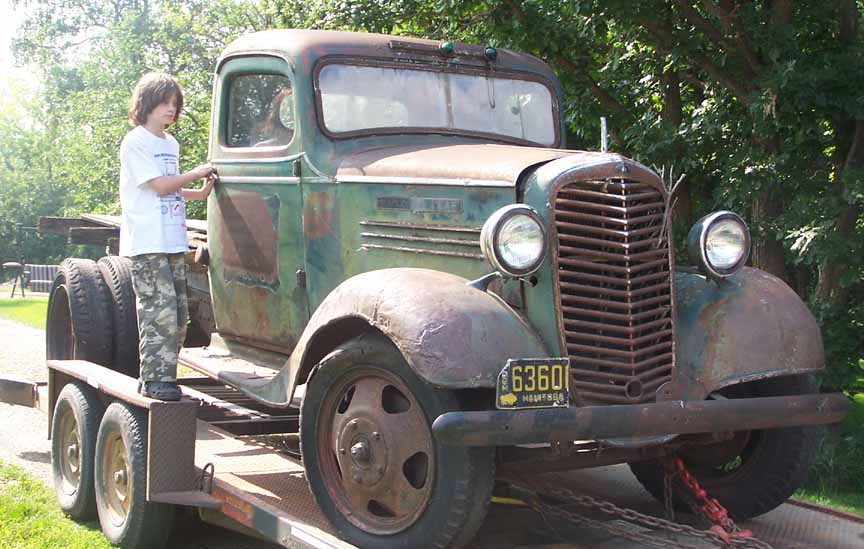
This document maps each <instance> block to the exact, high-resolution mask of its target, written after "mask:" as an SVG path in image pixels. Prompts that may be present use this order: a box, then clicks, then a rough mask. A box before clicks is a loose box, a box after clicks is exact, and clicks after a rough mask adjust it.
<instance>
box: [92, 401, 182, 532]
mask: <svg viewBox="0 0 864 549" xmlns="http://www.w3.org/2000/svg"><path fill="white" fill-rule="evenodd" d="M95 471H96V474H95V477H96V483H95V484H96V509H97V511H98V512H99V523H100V524H101V525H102V532H103V533H104V534H105V537H106V538H108V541H110V542H111V543H112V544H114V545H119V546H120V547H125V548H126V549H143V548H148V547H161V546H163V545H164V544H165V540H166V539H167V538H168V534H170V532H171V525H172V523H173V522H174V507H173V506H171V505H166V504H161V503H152V502H148V501H147V498H146V496H147V416H146V415H145V413H144V412H143V411H142V410H139V409H137V408H133V407H131V406H129V405H127V404H124V403H120V402H115V403H113V404H111V405H110V406H108V409H107V410H106V411H105V415H104V416H103V417H102V424H101V425H100V426H99V436H98V437H97V440H96V468H95Z"/></svg>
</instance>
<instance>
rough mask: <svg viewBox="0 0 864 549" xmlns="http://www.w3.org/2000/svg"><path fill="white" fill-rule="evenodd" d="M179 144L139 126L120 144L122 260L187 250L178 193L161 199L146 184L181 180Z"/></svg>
mask: <svg viewBox="0 0 864 549" xmlns="http://www.w3.org/2000/svg"><path fill="white" fill-rule="evenodd" d="M179 156H180V145H179V144H178V143H177V140H176V139H174V137H173V136H171V135H169V134H165V137H164V138H163V137H158V136H156V135H154V134H152V133H150V131H149V130H148V129H147V128H145V127H144V126H136V127H135V128H134V129H133V130H132V131H130V132H129V133H127V134H126V137H124V138H123V143H121V144H120V206H121V207H122V208H123V213H122V216H121V223H120V255H122V256H134V255H140V254H153V253H168V254H170V253H177V252H185V251H187V250H188V249H189V243H188V241H187V240H186V203H185V202H184V201H183V196H182V194H181V193H180V191H177V192H176V193H174V194H169V195H165V196H160V195H159V193H157V192H156V191H154V190H153V189H152V188H151V187H150V185H148V184H147V182H148V181H150V180H151V179H155V178H157V177H161V176H163V175H178V174H179V173H180V171H179V168H178V166H179V162H178V161H179Z"/></svg>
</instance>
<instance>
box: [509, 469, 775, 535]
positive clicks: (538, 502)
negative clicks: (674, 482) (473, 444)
mask: <svg viewBox="0 0 864 549" xmlns="http://www.w3.org/2000/svg"><path fill="white" fill-rule="evenodd" d="M511 481H512V483H513V484H512V487H513V488H514V489H515V491H516V492H517V494H516V495H517V496H518V497H521V498H523V499H524V500H525V501H526V502H527V503H528V504H529V505H530V506H531V507H532V508H533V509H534V510H535V511H537V512H538V513H539V514H540V515H541V516H543V517H544V519H545V518H546V517H547V516H552V517H556V518H559V519H562V520H565V521H567V522H569V523H571V524H577V525H581V526H588V527H590V528H595V529H599V530H603V531H606V532H609V533H610V534H612V535H615V536H618V537H621V538H624V539H629V540H631V541H635V542H638V543H642V544H645V545H648V546H650V547H661V548H662V547H670V548H673V549H696V548H697V547H699V545H692V544H686V543H681V542H678V541H676V540H673V539H672V538H671V537H670V536H662V535H658V532H657V531H664V532H667V533H670V534H685V535H688V536H692V537H694V538H697V539H701V540H705V541H708V542H710V543H712V544H713V545H715V546H717V547H740V548H748V549H772V547H771V545H769V544H768V543H766V542H764V541H761V540H758V539H756V538H753V537H729V536H728V535H722V534H720V533H718V532H717V531H714V530H700V529H698V528H694V527H692V526H689V525H686V524H680V523H677V522H672V521H671V520H666V519H662V518H659V517H654V516H651V515H646V514H644V513H640V512H638V511H634V510H632V509H625V508H623V507H618V506H617V505H615V504H613V503H610V502H608V501H602V500H598V499H595V498H593V497H591V496H586V495H583V494H577V493H575V492H573V491H572V490H570V489H567V488H562V487H559V486H552V485H549V484H547V483H541V482H537V481H529V480H526V479H524V478H521V477H519V478H513V479H511ZM544 497H546V498H549V497H551V498H553V499H555V500H558V501H557V502H556V503H554V504H553V503H547V502H546V501H544V500H543V498H544ZM563 505H575V506H577V507H580V508H582V509H586V510H591V511H599V512H601V513H603V514H604V515H606V516H608V517H610V519H612V518H615V519H621V520H624V521H626V522H627V523H629V524H630V525H635V526H639V527H642V528H647V529H649V530H651V532H638V531H635V530H633V529H632V527H628V526H626V525H622V524H620V523H617V522H614V521H612V520H607V521H603V520H598V519H594V518H591V517H589V516H587V514H586V513H585V512H582V513H580V512H577V511H573V510H569V509H565V508H564V507H563ZM670 505H671V499H670ZM703 547H704V546H703Z"/></svg>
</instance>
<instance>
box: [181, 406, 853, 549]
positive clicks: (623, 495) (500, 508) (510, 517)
mask: <svg viewBox="0 0 864 549" xmlns="http://www.w3.org/2000/svg"><path fill="white" fill-rule="evenodd" d="M197 458H198V460H197V461H198V466H199V467H203V465H204V464H206V463H208V462H213V463H214V464H216V480H215V485H214V491H213V495H214V496H215V497H216V498H217V499H219V500H220V501H221V502H222V505H221V508H220V512H221V513H223V514H225V515H227V516H230V517H232V518H233V519H235V520H237V521H238V522H240V523H241V524H244V525H247V526H249V527H253V528H256V529H258V531H259V532H266V533H268V537H269V538H270V539H274V540H277V541H280V542H281V539H282V538H280V537H279V534H280V533H281V534H282V536H283V537H284V538H285V539H286V540H287V541H288V543H283V544H284V545H289V546H290V543H291V541H292V540H291V539H289V538H288V536H291V535H293V536H294V537H296V536H297V535H298V534H299V535H301V536H302V535H303V533H307V534H309V535H310V537H311V538H313V539H322V540H325V541H326V542H327V543H330V544H332V546H335V547H346V545H345V544H344V542H341V541H339V540H337V539H336V538H335V533H334V532H333V531H332V529H331V527H330V526H329V524H328V523H327V522H326V520H325V519H324V517H323V516H322V515H321V513H320V511H319V510H318V509H317V507H316V506H315V503H314V501H313V500H312V497H311V495H310V493H309V490H308V487H307V485H306V480H305V475H304V474H303V470H302V465H301V464H300V463H299V462H298V461H296V460H294V459H292V458H290V457H287V456H285V455H283V454H281V453H279V451H278V448H273V447H270V446H264V445H262V444H261V443H260V442H258V441H256V440H255V439H246V440H238V439H236V438H232V437H229V436H228V435H227V434H226V433H224V432H223V431H220V430H218V429H212V428H208V427H207V426H206V425H205V424H200V423H199V429H198V452H197ZM541 478H543V479H544V480H546V481H547V482H552V483H555V484H556V485H559V486H564V487H567V488H569V489H571V490H576V491H578V492H580V493H584V494H587V495H591V496H593V497H596V498H600V499H603V500H609V501H612V502H613V503H615V504H617V505H620V506H624V507H627V508H633V509H636V510H638V511H641V512H645V513H650V514H654V515H656V516H662V514H663V508H662V506H660V505H658V504H657V502H656V500H654V499H653V498H652V497H651V496H650V495H648V494H647V492H645V491H644V490H643V489H642V488H641V486H639V484H638V482H637V481H636V480H635V479H634V477H633V476H632V475H631V474H630V472H629V471H628V470H627V468H626V467H624V466H611V467H600V468H593V469H590V470H582V471H572V472H568V473H561V474H547V475H542V477H541ZM277 517H278V518H277ZM683 518H684V520H685V521H687V522H690V523H692V519H690V518H689V517H687V516H684V517H683ZM289 526H291V527H293V529H292V528H291V527H289ZM550 526H551V528H550ZM741 526H742V527H744V528H750V529H752V530H753V531H754V532H755V534H756V535H757V536H758V537H759V538H760V539H764V540H766V541H768V542H770V543H772V544H773V545H774V546H775V547H777V548H781V547H782V548H794V549H799V548H800V549H803V548H817V547H826V548H827V547H831V548H837V549H852V548H857V547H859V546H860V540H861V539H862V536H864V524H862V523H860V522H859V523H856V522H853V521H849V520H844V519H842V518H840V517H835V516H831V515H829V514H825V513H823V512H819V511H814V510H809V509H805V508H801V507H797V506H794V505H782V506H780V507H779V508H778V509H775V510H774V511H772V512H770V513H768V514H766V515H764V516H762V517H759V518H756V519H752V520H749V521H746V522H744V523H742V524H741ZM307 539H308V538H307ZM675 539H677V538H675ZM678 541H684V540H680V539H679V540H678ZM295 543H297V542H295ZM313 546H314V545H313ZM319 546H324V545H319ZM470 547H472V548H476V549H492V548H494V549H498V548H502V547H507V548H529V547H532V548H537V549H539V548H541V547H542V548H547V549H548V548H550V547H555V548H558V549H584V548H592V549H593V548H603V549H639V548H641V547H644V546H643V545H640V544H638V543H634V542H630V541H626V540H621V539H618V538H615V537H613V536H610V535H609V534H608V533H605V532H598V531H596V530H592V529H589V528H585V527H574V526H571V525H567V524H563V523H560V522H556V521H553V522H552V523H551V524H550V523H549V522H548V521H547V520H545V519H544V518H542V517H540V516H538V515H537V514H536V513H535V512H534V511H532V510H531V509H529V508H527V507H524V506H520V505H518V504H516V505H512V504H510V505H501V504H497V505H496V504H494V503H493V505H492V506H491V508H490V511H489V514H488V516H487V518H486V521H485V522H484V525H483V527H482V528H481V530H480V532H479V534H478V536H477V537H476V538H475V539H474V540H472V542H471V544H470Z"/></svg>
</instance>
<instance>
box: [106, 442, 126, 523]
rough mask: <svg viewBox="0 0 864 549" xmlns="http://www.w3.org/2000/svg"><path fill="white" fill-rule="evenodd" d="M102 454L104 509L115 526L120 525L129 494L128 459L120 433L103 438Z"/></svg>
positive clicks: (123, 520) (123, 517)
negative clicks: (103, 449)
mask: <svg viewBox="0 0 864 549" xmlns="http://www.w3.org/2000/svg"><path fill="white" fill-rule="evenodd" d="M104 448H105V451H104V452H103V454H102V486H103V487H104V494H103V496H104V499H105V509H106V510H107V511H108V517H109V518H110V520H111V522H112V523H113V524H114V525H115V526H121V525H122V524H123V523H124V522H125V521H126V517H127V516H128V514H129V502H130V499H131V498H130V496H131V490H130V484H129V459H128V456H127V452H126V445H125V444H124V443H123V438H122V437H121V436H120V433H111V434H110V435H109V436H108V437H106V440H105V446H104Z"/></svg>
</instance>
